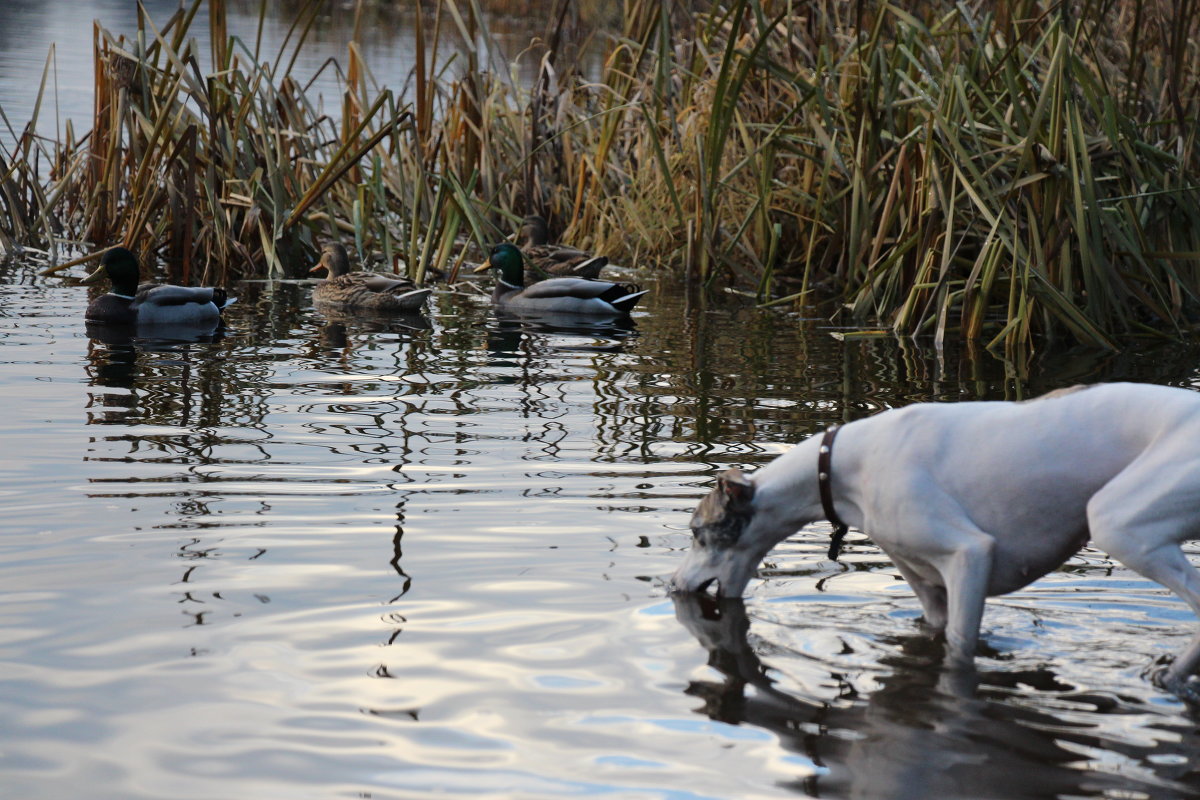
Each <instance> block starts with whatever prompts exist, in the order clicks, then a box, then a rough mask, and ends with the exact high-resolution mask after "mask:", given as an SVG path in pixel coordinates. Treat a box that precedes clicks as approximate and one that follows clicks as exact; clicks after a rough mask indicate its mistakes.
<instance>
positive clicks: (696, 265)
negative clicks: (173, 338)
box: [0, 0, 1200, 349]
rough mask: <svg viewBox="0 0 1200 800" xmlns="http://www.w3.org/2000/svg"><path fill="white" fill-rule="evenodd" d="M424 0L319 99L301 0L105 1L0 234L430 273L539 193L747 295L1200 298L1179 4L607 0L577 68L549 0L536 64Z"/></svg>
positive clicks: (637, 256)
mask: <svg viewBox="0 0 1200 800" xmlns="http://www.w3.org/2000/svg"><path fill="white" fill-rule="evenodd" d="M417 6H418V10H419V15H418V19H419V24H418V25H417V27H416V34H417V38H416V50H417V52H416V56H417V64H418V65H417V67H416V68H415V70H414V75H413V80H412V81H411V82H410V84H409V86H408V87H407V89H406V93H405V95H404V97H403V100H402V99H401V98H398V97H397V96H396V95H395V94H393V92H392V91H390V90H388V89H386V88H383V87H378V86H376V85H374V83H373V81H372V80H371V78H370V73H369V69H368V65H366V64H364V63H362V59H361V57H360V55H359V53H358V50H357V47H356V45H354V44H351V46H350V48H349V52H348V56H347V60H346V64H347V69H346V73H345V75H344V79H343V85H344V94H343V97H342V109H341V118H340V121H338V122H334V121H333V120H331V119H329V118H328V117H325V116H322V115H321V114H320V113H319V112H318V110H317V109H316V108H315V107H314V105H313V101H312V99H311V98H310V97H309V96H308V92H309V89H308V88H307V86H306V84H304V83H302V82H300V81H299V80H298V79H297V78H296V77H294V76H293V74H292V72H293V67H292V62H293V61H294V57H295V53H296V52H297V51H298V49H299V48H300V47H302V46H303V43H304V40H305V37H306V36H307V35H308V33H309V31H310V29H311V26H312V25H313V20H314V19H315V17H316V14H317V12H318V10H319V6H318V4H317V3H315V2H308V3H301V4H300V7H299V10H298V12H297V17H296V22H295V25H294V26H293V29H292V34H293V36H292V38H291V40H290V41H289V43H288V46H287V47H285V48H284V50H283V51H282V52H280V53H278V54H275V55H274V56H273V57H271V56H268V55H264V54H262V53H260V52H259V51H258V46H257V45H255V46H253V47H247V45H245V44H244V43H243V42H241V41H240V40H239V39H237V38H233V37H229V36H228V35H227V34H226V33H225V24H224V4H223V3H222V2H212V3H210V4H209V6H208V8H209V16H208V19H209V26H210V32H211V33H212V40H213V43H214V45H213V48H212V52H211V54H209V56H208V58H207V59H205V58H204V57H203V55H202V54H198V53H195V52H194V51H193V46H192V45H191V44H190V43H189V40H188V39H187V31H188V28H189V26H190V25H192V24H193V20H194V17H195V16H196V13H197V11H198V9H199V7H200V4H199V2H198V0H197V2H195V3H194V4H193V5H191V6H189V7H188V8H186V9H184V10H181V11H180V12H179V13H177V14H176V15H175V16H174V17H172V18H171V19H170V20H168V21H167V22H166V23H165V24H163V26H162V27H161V29H158V28H155V26H154V25H153V24H152V23H151V21H150V20H148V19H146V18H145V16H144V15H143V17H142V19H141V22H140V24H139V28H138V30H137V31H136V33H135V34H134V35H133V36H132V37H130V38H129V39H123V38H120V37H114V36H113V35H112V34H110V33H108V32H107V31H103V30H101V29H97V31H96V63H97V70H96V74H97V83H96V112H95V115H94V119H93V120H92V130H91V131H90V133H88V134H85V135H83V136H79V137H76V135H75V134H74V131H73V130H72V129H70V128H68V130H67V132H66V134H65V135H64V136H63V137H62V139H61V141H58V142H54V143H52V145H51V146H43V145H41V144H40V143H38V142H36V140H34V139H33V137H31V136H30V135H28V134H27V135H26V136H23V137H22V138H21V139H20V140H19V142H18V146H17V152H16V153H15V154H13V155H12V157H10V158H8V159H6V162H5V163H2V164H0V206H3V209H2V210H5V211H8V212H9V214H8V222H3V221H0V245H4V244H5V241H6V240H10V241H16V240H23V239H29V238H37V237H43V238H45V237H50V236H61V235H68V236H83V237H86V238H87V239H88V240H90V241H92V242H95V243H97V244H107V243H110V242H115V241H123V242H125V243H126V244H131V245H133V246H136V247H138V248H139V249H141V250H142V251H144V252H149V251H151V250H155V249H158V250H160V251H161V252H162V253H163V254H164V255H166V256H167V257H168V260H169V261H170V262H172V263H174V264H175V265H176V266H175V269H176V271H177V272H178V273H179V275H180V276H181V277H182V278H183V279H185V280H191V279H197V278H200V277H203V278H205V279H217V280H222V279H232V278H235V277H239V276H244V275H258V274H286V273H288V272H289V271H290V270H292V269H293V264H294V263H296V262H297V261H298V260H303V258H304V257H305V256H307V255H309V254H310V253H311V250H312V248H313V247H314V244H315V242H316V240H317V239H319V238H321V237H327V236H331V235H340V236H344V237H350V238H353V240H354V243H355V244H356V245H357V247H358V248H359V249H360V250H361V251H363V252H367V251H374V252H378V253H380V254H382V256H383V257H384V259H385V260H387V261H388V262H392V263H395V262H397V261H403V262H404V263H405V264H406V265H407V268H408V269H409V270H410V271H411V272H413V273H414V274H415V275H416V276H417V277H421V276H422V274H423V273H424V271H425V270H426V269H427V268H437V269H444V268H445V267H447V265H449V264H450V263H452V262H456V261H457V260H459V259H461V258H462V257H463V245H464V244H465V243H467V242H473V243H476V244H485V243H487V242H489V241H492V240H494V239H495V238H497V237H499V236H501V235H503V234H505V233H507V232H508V231H510V230H512V228H513V225H514V223H515V221H516V220H517V219H519V218H520V217H521V216H523V215H525V214H527V213H532V212H537V213H542V214H544V215H546V216H547V217H549V218H550V219H551V220H552V223H553V225H554V226H555V227H556V228H557V229H558V230H560V231H561V232H562V234H563V236H564V238H566V239H568V240H570V241H571V242H572V243H573V244H575V245H577V246H583V247H593V248H596V249H600V250H604V251H605V252H607V253H608V254H609V255H611V256H614V257H617V258H622V259H624V260H626V261H627V262H629V263H632V264H635V265H638V266H643V267H658V268H674V269H678V270H681V271H683V272H685V273H686V274H687V275H688V276H689V278H690V279H691V280H692V281H694V282H696V283H697V284H700V285H703V286H707V287H716V286H724V287H730V288H733V289H735V290H737V291H740V292H743V293H745V294H748V295H750V296H752V297H754V298H756V299H757V301H758V302H760V303H763V304H790V303H795V304H803V305H805V306H808V305H811V304H814V303H816V304H818V305H819V304H821V303H826V304H827V305H824V306H821V307H822V308H823V309H824V310H825V312H826V313H829V314H831V315H833V316H835V317H836V318H837V319H838V320H840V321H841V322H844V323H846V324H862V323H870V324H884V325H888V326H891V327H892V328H894V329H895V330H896V331H897V332H901V333H906V334H928V335H932V336H934V337H937V338H938V339H939V340H943V339H945V338H946V337H952V336H953V337H963V338H966V339H969V340H971V341H976V342H980V343H982V344H984V345H987V346H989V347H993V348H997V349H999V348H1007V349H1013V348H1022V347H1026V346H1028V345H1030V344H1031V343H1033V342H1034V341H1035V338H1036V337H1038V336H1041V335H1045V334H1067V335H1070V336H1072V337H1074V338H1075V339H1078V340H1079V341H1082V342H1086V343H1090V344H1094V345H1098V346H1102V347H1115V346H1117V344H1118V342H1119V340H1120V339H1121V338H1122V337H1124V336H1127V335H1129V334H1135V333H1143V332H1153V333H1155V334H1161V333H1166V334H1170V333H1173V332H1178V331H1182V330H1184V329H1186V328H1188V327H1190V324H1191V319H1192V318H1193V315H1194V314H1195V313H1196V311H1197V310H1198V308H1197V294H1198V292H1200V270H1198V265H1197V260H1198V259H1200V206H1198V204H1197V199H1198V198H1200V190H1198V189H1197V187H1200V157H1198V155H1197V147H1196V136H1197V131H1198V130H1200V128H1198V126H1197V124H1196V123H1197V116H1198V114H1197V106H1198V104H1200V80H1198V75H1197V70H1198V67H1200V13H1198V12H1197V9H1196V7H1195V4H1191V3H1189V4H1178V5H1177V4H1173V3H1170V2H1167V0H1079V1H1078V2H1075V3H1071V4H1060V3H1051V2H1035V1H1034V0H1013V1H1012V2H1007V3H1000V4H992V3H983V2H976V3H961V2H958V3H956V2H951V0H926V1H925V2H923V3H920V4H908V3H890V2H885V0H858V2H854V3H846V2H840V1H839V0H812V1H811V2H807V3H803V4H796V3H793V2H787V0H731V2H729V3H727V4H715V5H712V6H711V7H710V6H708V5H707V4H700V5H699V6H693V4H691V3H687V2H684V0H674V1H671V0H667V1H664V2H660V1H659V0H626V2H625V4H624V13H623V15H622V18H621V24H620V30H619V31H618V32H616V33H614V34H613V35H612V37H611V39H610V40H609V41H608V42H607V44H606V45H605V47H604V51H603V52H604V53H605V60H604V63H603V66H602V67H601V69H600V71H599V73H598V74H597V73H595V72H593V73H591V74H583V73H582V72H581V70H580V67H579V65H578V63H577V62H576V61H575V60H573V59H572V58H571V57H570V53H571V52H572V51H573V48H572V47H568V44H575V43H571V42H569V41H568V40H569V38H570V37H568V36H565V35H564V30H565V28H567V27H570V23H571V22H572V20H573V16H572V14H573V13H574V7H573V6H569V5H568V4H567V3H566V2H565V0H557V2H555V3H554V10H553V11H552V12H551V13H549V14H548V18H549V20H550V24H549V26H548V30H547V32H546V35H545V36H544V37H543V39H542V40H541V41H540V42H539V43H537V44H536V46H531V47H530V48H529V49H528V50H526V51H524V52H523V53H522V54H520V56H519V58H520V59H521V60H522V63H523V64H525V65H529V64H530V63H532V64H534V65H535V73H536V74H537V75H538V77H537V78H536V79H535V80H534V81H532V82H531V83H527V84H523V83H522V82H521V81H520V80H518V79H517V75H518V72H517V64H516V62H515V61H514V62H513V63H512V64H509V65H497V64H493V63H480V60H479V58H480V57H479V55H478V54H477V52H476V50H475V49H474V48H473V47H471V48H466V49H465V50H463V51H462V52H461V53H460V54H459V55H457V56H455V57H454V58H453V59H448V54H449V53H450V52H451V51H452V50H453V49H454V47H455V45H454V43H453V41H452V40H453V39H457V40H458V41H465V42H472V43H474V42H479V41H483V42H487V43H489V44H490V46H489V47H488V48H487V50H488V51H489V52H495V50H496V48H495V47H494V43H491V42H490V34H489V31H488V26H487V22H486V18H485V16H484V15H483V13H482V11H481V9H480V7H479V4H478V0H423V2H418V3H417ZM697 7H701V8H703V9H707V10H701V11H697V10H696V8H697ZM360 11H361V4H360ZM568 11H570V12H572V13H568ZM206 61H207V62H208V63H205V62H206ZM448 61H454V62H456V66H455V68H456V70H458V71H456V72H455V73H453V75H452V74H451V72H450V71H449V70H448V69H447V68H446V67H445V65H446V64H447V63H448ZM458 65H461V69H460V68H459V66H458ZM455 76H457V77H455ZM39 151H40V152H41V155H42V157H43V158H42V159H41V161H43V162H48V163H50V164H52V165H53V166H52V169H51V170H50V172H49V174H47V175H45V176H43V175H40V174H37V172H36V167H35V166H34V165H35V164H37V163H39V159H38V158H37V156H38V153H39Z"/></svg>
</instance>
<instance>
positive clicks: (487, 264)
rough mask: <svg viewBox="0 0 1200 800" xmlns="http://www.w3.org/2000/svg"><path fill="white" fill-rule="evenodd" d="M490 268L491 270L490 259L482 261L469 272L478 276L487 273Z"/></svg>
mask: <svg viewBox="0 0 1200 800" xmlns="http://www.w3.org/2000/svg"><path fill="white" fill-rule="evenodd" d="M491 268H492V259H490V258H487V259H484V262H483V263H482V264H480V265H479V266H478V267H476V268H475V269H473V270H471V272H473V273H475V274H479V273H480V272H487V271H488V270H489V269H491Z"/></svg>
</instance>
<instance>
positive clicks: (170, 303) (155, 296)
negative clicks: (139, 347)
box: [81, 247, 233, 325]
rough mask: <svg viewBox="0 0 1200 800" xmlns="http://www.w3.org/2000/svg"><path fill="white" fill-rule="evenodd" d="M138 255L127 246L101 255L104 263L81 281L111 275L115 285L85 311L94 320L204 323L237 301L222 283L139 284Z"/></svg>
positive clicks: (94, 280) (131, 322)
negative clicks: (211, 284) (205, 285)
mask: <svg viewBox="0 0 1200 800" xmlns="http://www.w3.org/2000/svg"><path fill="white" fill-rule="evenodd" d="M140 276H141V269H140V268H139V267H138V259H137V256H135V255H134V254H133V253H132V252H131V251H129V250H127V249H126V248H124V247H114V248H112V249H110V250H107V251H106V252H105V253H104V255H103V256H101V257H100V266H99V267H97V268H96V271H95V272H93V273H92V274H91V275H88V276H87V277H86V278H84V279H83V280H82V281H81V283H85V284H93V283H99V282H100V281H101V280H103V279H104V278H108V281H109V283H110V284H111V288H110V289H109V291H108V293H107V294H103V295H101V296H100V297H97V298H96V299H95V300H93V301H92V302H91V303H90V304H89V305H88V307H87V311H86V312H85V313H84V317H85V319H87V320H88V321H90V322H105V323H110V324H118V325H133V324H138V325H154V324H173V325H177V324H202V323H208V322H216V321H217V320H218V319H220V317H221V309H223V308H225V307H226V306H228V305H229V304H230V303H232V302H233V301H232V300H231V299H229V295H228V294H227V293H226V292H225V290H224V289H222V288H220V287H213V288H208V287H199V286H170V285H163V286H154V285H153V284H143V285H140V286H139V285H138V280H139V279H140Z"/></svg>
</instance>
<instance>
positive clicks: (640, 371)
mask: <svg viewBox="0 0 1200 800" xmlns="http://www.w3.org/2000/svg"><path fill="white" fill-rule="evenodd" d="M236 291H237V294H238V295H239V302H238V303H237V304H236V305H235V306H233V308H232V309H231V314H230V319H229V323H228V328H227V329H226V330H225V331H223V332H222V333H219V334H218V335H216V336H213V337H211V340H210V341H198V342H187V343H170V342H163V341H156V340H153V339H136V338H135V339H132V340H130V339H129V338H128V337H127V336H126V337H122V336H120V335H114V334H113V333H112V332H108V331H103V330H96V329H91V330H90V331H89V330H88V329H85V327H84V325H83V324H82V321H81V318H82V312H83V308H84V305H85V302H86V297H85V294H84V292H85V290H84V289H83V288H81V287H72V286H67V285H65V284H63V283H61V282H59V281H54V280H45V279H41V278H38V277H36V275H35V273H34V270H33V269H32V268H31V267H29V266H24V265H17V264H10V265H8V266H7V267H6V268H5V269H4V271H3V272H2V273H0V386H3V391H4V397H5V406H6V413H5V414H4V415H3V417H0V437H2V441H3V446H4V459H3V461H2V462H0V492H2V494H0V497H2V501H0V502H2V504H3V516H4V519H5V525H4V536H3V539H2V540H0V542H2V544H0V772H2V774H3V775H4V782H3V785H4V788H3V789H0V796H4V797H14V798H17V797H19V798H59V797H63V796H76V795H77V794H78V792H79V790H80V787H87V795H88V796H89V797H95V798H161V797H178V798H215V797H282V796H288V797H363V796H371V797H375V798H425V797H430V796H433V795H435V794H436V795H440V796H448V797H463V798H467V797H479V796H494V797H514V798H526V797H530V798H533V797H572V796H581V795H603V796H606V797H620V798H656V797H658V798H672V799H674V798H693V797H695V798H756V797H779V796H787V795H792V794H795V795H800V796H804V795H811V796H820V797H850V796H866V797H906V796H911V797H929V796H939V797H954V796H958V797H1009V798H1015V797H1053V796H1072V797H1075V796H1079V797H1104V796H1122V797H1175V796H1180V797H1182V796H1192V795H1193V793H1194V791H1195V790H1194V789H1193V786H1195V785H1196V782H1197V775H1196V767H1197V765H1196V755H1195V753H1196V747H1195V745H1196V740H1195V725H1194V723H1193V721H1192V719H1191V718H1190V717H1189V716H1188V714H1187V713H1186V710H1185V709H1184V708H1183V706H1182V705H1181V704H1179V703H1178V702H1177V701H1175V700H1174V699H1172V698H1171V697H1169V696H1166V695H1164V694H1162V693H1160V692H1158V691H1157V690H1155V689H1154V688H1153V687H1152V686H1151V685H1150V684H1149V683H1148V682H1147V681H1146V680H1145V679H1144V677H1143V674H1142V673H1143V672H1144V671H1146V670H1147V669H1149V668H1151V667H1152V666H1153V664H1154V662H1155V661H1156V659H1159V658H1161V657H1164V656H1167V655H1169V654H1172V653H1174V652H1177V651H1178V650H1179V649H1180V648H1181V647H1182V646H1183V645H1184V643H1185V642H1186V641H1187V639H1188V637H1189V636H1190V634H1191V631H1192V629H1193V628H1194V627H1195V620H1194V619H1193V618H1192V616H1191V614H1190V613H1189V612H1188V611H1187V609H1186V608H1185V607H1184V605H1183V604H1182V603H1180V602H1179V601H1178V600H1177V599H1176V598H1174V597H1172V596H1171V595H1170V594H1169V593H1167V592H1166V591H1165V590H1163V589H1161V588H1160V587H1158V586H1156V585H1153V584H1150V583H1148V582H1146V581H1144V580H1142V579H1141V578H1140V577H1138V576H1137V575H1134V574H1132V573H1130V572H1128V571H1126V570H1124V569H1123V568H1121V567H1120V566H1119V565H1117V564H1115V563H1113V562H1111V561H1109V560H1108V559H1107V558H1106V557H1105V556H1104V555H1103V554H1101V553H1098V552H1095V551H1091V550H1086V551H1084V552H1083V553H1081V554H1080V555H1079V556H1077V557H1075V558H1073V559H1072V560H1071V562H1070V563H1069V564H1068V565H1067V567H1066V568H1064V569H1063V570H1061V571H1059V572H1057V573H1054V574H1053V575H1051V576H1049V577H1047V578H1045V579H1043V580H1041V581H1039V582H1037V583H1035V584H1034V585H1033V586H1031V587H1029V588H1028V589H1026V590H1023V591H1021V592H1019V593H1016V594H1014V595H1010V596H1008V597H1005V598H1003V599H1001V600H1000V601H998V602H994V603H993V604H992V605H991V607H990V609H989V611H988V614H987V617H986V620H985V629H986V641H987V644H988V646H989V647H990V649H991V652H990V654H988V655H987V656H985V657H983V658H981V659H980V667H981V670H982V675H983V685H982V687H981V689H980V691H979V692H978V694H977V695H976V696H974V697H972V698H970V699H963V698H961V697H956V696H954V694H953V693H951V692H948V691H947V690H946V688H945V687H944V686H943V685H940V684H939V678H940V673H939V671H938V670H937V668H936V662H937V653H936V649H935V648H931V645H930V643H929V642H928V641H927V640H925V639H923V638H922V637H920V636H919V635H918V634H919V629H918V627H917V626H916V624H915V620H916V618H917V616H918V614H919V610H918V605H917V603H916V601H915V599H914V598H913V597H912V596H911V594H910V592H909V591H908V589H907V588H906V586H905V585H904V583H903V582H902V581H901V580H900V579H899V576H898V574H897V573H896V571H895V569H894V568H893V567H892V566H891V565H890V564H889V563H888V562H887V560H886V559H885V558H884V557H883V556H882V554H881V553H880V552H879V551H878V550H876V549H875V548H873V547H872V546H871V545H870V544H869V542H867V541H865V540H863V539H862V538H861V537H857V538H856V537H855V535H853V534H852V537H851V539H852V540H851V542H850V546H849V548H848V552H847V553H846V555H845V556H844V557H843V560H842V561H841V562H839V563H835V562H830V561H828V560H826V559H825V556H824V548H825V544H826V541H827V538H826V537H827V535H828V528H827V527H826V526H821V525H818V526H814V527H813V528H812V529H806V530H805V531H802V532H800V533H799V534H797V535H796V536H795V537H793V538H792V539H790V540H789V541H788V542H787V543H786V544H785V545H783V546H781V547H780V548H779V549H777V551H776V552H775V553H773V554H772V555H771V556H770V557H769V558H768V560H767V562H766V563H765V565H764V567H763V569H762V571H761V577H762V580H759V581H755V582H753V583H752V584H751V587H750V590H749V593H748V594H749V596H748V599H747V600H746V602H745V603H744V604H727V605H726V606H724V607H722V608H718V609H712V608H709V609H703V608H700V607H698V606H695V605H693V604H691V603H686V602H685V603H680V604H679V605H678V607H677V606H676V604H675V603H674V602H673V601H672V599H671V598H670V597H668V596H667V595H666V594H665V592H664V590H663V585H662V578H663V577H664V576H666V575H667V574H669V573H670V571H671V570H672V569H673V568H674V566H675V565H676V564H677V563H678V560H679V558H680V557H681V554H682V551H683V550H684V549H685V548H686V547H687V545H688V539H689V536H688V534H687V532H686V521H687V517H688V513H689V511H690V509H691V508H692V507H693V506H694V505H695V502H696V501H697V499H698V498H699V497H700V496H701V495H702V494H703V493H704V491H706V489H707V487H708V486H709V485H710V484H711V480H712V477H713V476H714V474H715V472H716V471H717V470H719V469H721V468H724V467H727V466H731V465H737V466H742V467H754V466H756V465H759V464H762V463H764V462H765V461H767V460H769V459H770V458H772V457H773V456H774V455H775V454H777V453H778V452H781V451H782V449H783V448H784V447H785V446H786V443H788V442H791V441H794V440H795V439H797V438H799V437H802V436H805V435H808V434H811V433H813V432H815V431H818V430H820V429H821V428H823V427H824V426H826V425H828V424H830V423H832V422H835V421H838V420H842V419H850V418H856V417H859V416H863V415H865V414H869V413H871V412H873V411H875V410H877V409H880V408H885V407H889V406H893V405H901V404H904V403H907V402H911V401H914V400H920V399H938V400H957V399H974V398H981V397H985V398H998V397H1016V396H1021V395H1024V394H1028V393H1036V392H1040V391H1042V390H1045V389H1048V388H1052V387H1054V386H1058V385H1063V384H1067V383H1072V382H1075V381H1079V380H1095V379H1111V378H1133V379H1139V380H1151V381H1157V382H1163V383H1172V384H1177V385H1195V384H1196V383H1197V380H1198V378H1197V375H1196V370H1195V368H1194V366H1193V365H1194V364H1195V363H1196V358H1195V356H1196V348H1194V347H1189V346H1183V345H1178V346H1171V347H1162V348H1159V349H1157V350H1155V351H1152V352H1145V353H1141V354H1137V353H1129V354H1124V355H1118V356H1109V357H1101V356H1099V355H1097V354H1095V353H1090V352H1085V351H1084V352H1075V353H1072V352H1066V353H1061V354H1058V355H1054V356H1045V357H1042V358H1040V359H1038V360H1037V361H1036V362H1035V364H1034V373H1033V376H1032V377H1031V378H1030V379H1029V380H1028V381H1017V380H1015V379H1012V378H1007V377H1006V376H1005V365H1004V364H1002V363H1000V362H997V361H994V360H992V361H987V360H985V361H981V362H971V361H967V360H963V359H960V358H959V357H958V356H957V355H955V354H952V353H945V354H941V355H939V354H937V353H936V352H933V351H931V350H928V349H924V348H922V347H921V346H919V345H917V344H913V343H907V342H906V343H898V342H896V341H893V340H890V339H882V338H881V339H859V340H855V339H849V340H844V341H843V340H840V339H838V338H837V337H835V336H834V335H832V333H834V332H833V331H831V330H829V329H827V328H825V327H823V326H822V324H820V323H799V322H798V320H797V318H795V317H790V316H789V315H787V314H780V313H777V312H762V311H753V310H749V309H745V308H738V307H737V306H736V305H730V306H727V307H716V308H707V309H704V308H699V307H696V306H692V307H689V306H688V304H687V303H686V300H685V295H684V294H683V293H681V292H679V291H677V290H676V289H675V288H674V287H669V286H666V285H662V286H655V287H654V290H653V292H652V294H651V298H650V301H649V303H648V304H647V307H646V309H645V310H644V311H641V312H639V314H638V315H637V318H636V321H635V325H634V326H632V328H631V329H627V328H622V327H615V326H600V327H597V328H595V329H577V330H569V331H562V330H553V329H552V330H546V329H540V328H539V327H538V326H536V325H529V324H522V323H519V322H514V321H509V320H501V319H497V318H496V317H495V316H494V315H492V314H491V313H489V310H488V309H487V308H486V306H485V305H484V304H483V303H482V302H481V301H480V300H479V299H477V298H475V297H472V296H467V295H455V294H452V293H449V292H446V291H443V292H441V293H439V294H438V295H437V296H436V298H435V300H436V302H435V303H434V304H433V306H432V307H431V309H430V312H429V313H428V314H426V315H423V316H415V317H411V318H405V319H400V320H393V321H388V320H383V321H374V320H355V319H341V320H331V319H327V318H325V317H323V316H322V315H320V314H319V313H317V312H316V311H314V310H313V309H312V308H311V307H310V301H309V296H308V292H309V288H308V287H307V286H305V285H302V284H289V283H247V284H243V285H242V286H239V287H237V290H236ZM89 332H90V333H92V334H94V335H93V336H89V335H88V334H89ZM931 752H936V753H939V754H940V756H939V758H938V759H937V760H934V761H931V760H930V758H929V757H928V754H929V753H931ZM930 792H934V794H930Z"/></svg>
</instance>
